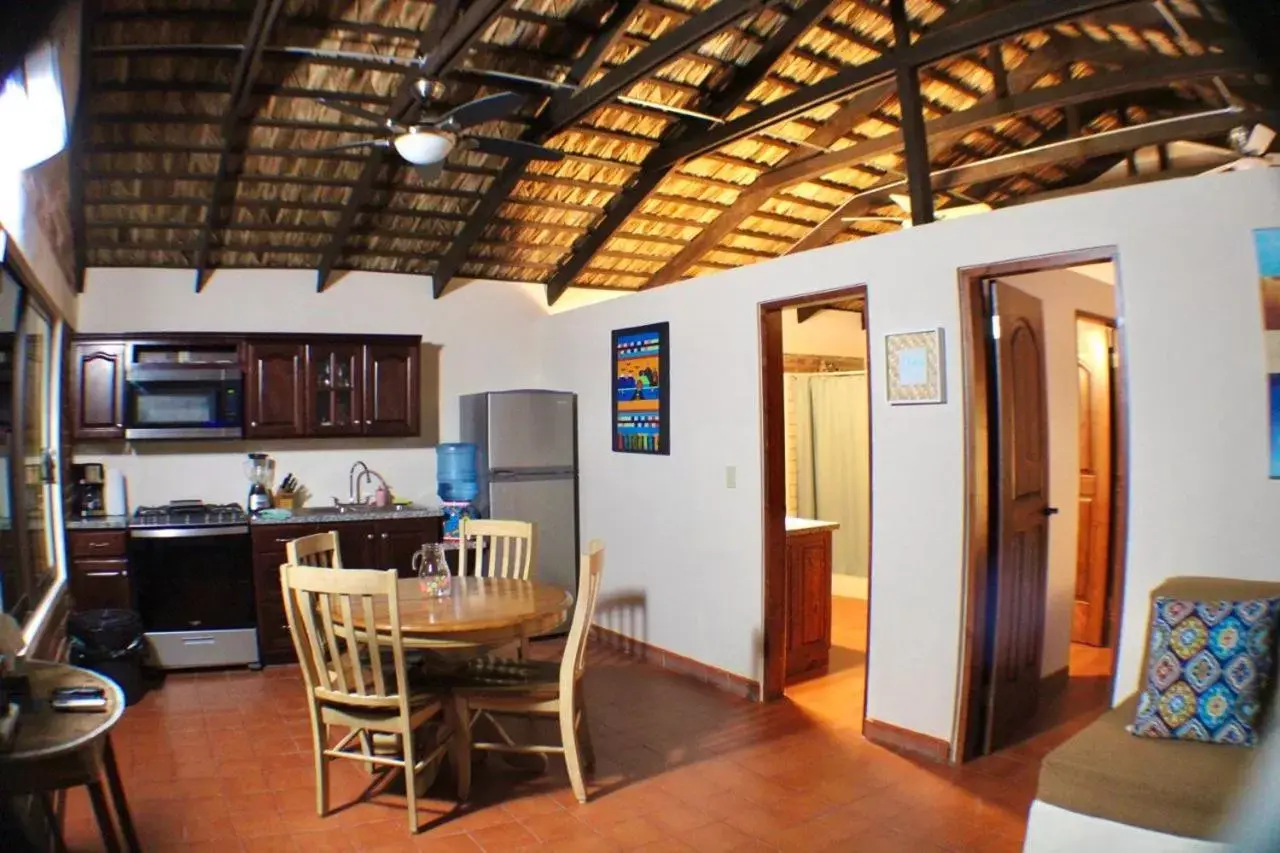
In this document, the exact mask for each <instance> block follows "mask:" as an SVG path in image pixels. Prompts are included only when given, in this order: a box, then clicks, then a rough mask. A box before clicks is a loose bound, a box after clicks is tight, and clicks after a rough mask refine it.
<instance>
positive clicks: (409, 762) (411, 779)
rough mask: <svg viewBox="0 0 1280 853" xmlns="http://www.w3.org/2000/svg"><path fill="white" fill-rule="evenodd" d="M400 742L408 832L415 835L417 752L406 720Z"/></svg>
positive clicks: (411, 731)
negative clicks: (402, 753)
mask: <svg viewBox="0 0 1280 853" xmlns="http://www.w3.org/2000/svg"><path fill="white" fill-rule="evenodd" d="M400 742H401V744H403V746H404V797H405V802H406V804H407V805H408V806H409V832H411V833H413V834H415V835H416V834H417V833H418V790H417V786H416V785H415V782H416V776H417V774H416V773H414V772H413V771H414V767H415V765H416V764H417V763H418V762H417V753H415V752H414V748H413V747H414V744H413V730H412V729H410V728H409V726H408V723H407V721H406V724H405V727H404V731H403V732H402V733H401V735H400Z"/></svg>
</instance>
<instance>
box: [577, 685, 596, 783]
mask: <svg viewBox="0 0 1280 853" xmlns="http://www.w3.org/2000/svg"><path fill="white" fill-rule="evenodd" d="M578 744H579V745H580V746H581V748H582V768H583V769H584V770H586V771H587V772H588V773H590V772H591V771H593V770H595V769H596V748H595V745H594V744H592V743H591V725H590V723H589V721H588V718H587V700H586V698H585V697H583V696H582V686H581V685H579V686H578Z"/></svg>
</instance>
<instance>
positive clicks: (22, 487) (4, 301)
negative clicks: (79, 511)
mask: <svg viewBox="0 0 1280 853" xmlns="http://www.w3.org/2000/svg"><path fill="white" fill-rule="evenodd" d="M62 330H63V326H62V323H61V322H58V321H56V320H54V319H52V318H51V314H50V312H49V311H48V310H47V309H46V308H45V307H44V305H43V304H42V303H41V301H40V299H39V298H38V297H37V296H36V295H35V294H34V293H32V292H31V291H30V290H27V289H25V288H23V287H22V286H21V285H20V284H19V283H18V281H17V280H16V278H14V276H13V275H11V274H10V273H9V271H7V270H0V607H2V608H3V609H4V611H5V612H6V613H9V614H10V615H12V616H14V617H15V618H16V619H17V620H18V621H19V622H21V623H28V627H30V624H29V623H30V622H31V621H32V619H33V618H36V619H38V618H39V617H40V616H41V613H42V610H43V609H47V606H48V604H49V603H50V602H51V600H52V598H53V596H54V594H55V593H56V591H57V590H58V588H59V587H60V586H61V581H62V578H63V572H62V570H61V563H62V560H61V558H60V551H61V548H60V545H59V540H60V537H61V532H60V531H61V530H62V512H61V509H62V508H61V497H60V496H61V488H60V483H59V481H60V476H59V470H58V467H59V466H58V465H57V464H56V460H57V458H58V428H59V421H58V412H57V400H58V382H57V376H58V371H59V370H60V369H61V359H60V358H59V357H58V354H59V352H60V348H61V343H60V339H61V335H62V333H63V331H62Z"/></svg>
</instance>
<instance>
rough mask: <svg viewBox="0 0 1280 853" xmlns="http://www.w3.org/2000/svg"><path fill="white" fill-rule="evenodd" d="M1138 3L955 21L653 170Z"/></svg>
mask: <svg viewBox="0 0 1280 853" xmlns="http://www.w3.org/2000/svg"><path fill="white" fill-rule="evenodd" d="M1132 2H1134V0H1022V2H1019V3H1010V4H1005V5H1003V6H999V7H997V8H995V9H994V10H992V11H990V12H988V13H987V14H985V15H981V16H978V17H974V18H970V19H966V20H963V21H959V22H957V23H956V24H955V25H953V26H950V27H940V28H939V29H937V30H936V31H932V32H928V33H925V34H924V35H922V36H920V38H919V39H917V40H916V41H915V43H913V44H912V45H911V46H910V47H908V48H906V49H905V50H904V51H903V52H902V54H901V55H900V56H887V55H886V56H881V57H880V58H878V59H874V60H872V61H870V62H866V63H863V64H862V65H858V66H855V67H852V68H847V69H845V70H844V71H841V72H839V73H837V74H833V75H832V76H830V77H827V78H826V79H824V80H821V81H819V82H818V83H815V84H814V85H812V86H809V87H807V88H805V89H802V90H800V91H799V92H796V93H794V94H792V95H787V96H785V97H782V98H778V99H777V100H775V101H771V102H770V103H768V104H766V105H764V106H762V107H760V108H758V109H755V110H752V111H751V112H749V113H747V114H746V115H743V116H741V117H739V118H736V119H733V120H732V121H728V122H725V123H724V124H722V125H720V126H719V127H716V128H712V129H709V130H708V131H707V132H706V133H703V134H699V135H698V136H695V137H692V138H690V139H689V140H687V141H686V142H685V143H684V144H681V145H679V146H676V147H674V148H673V149H672V150H671V151H669V152H666V153H664V155H663V157H662V158H661V160H660V162H659V163H658V164H655V165H674V164H675V163H680V162H683V161H685V160H689V159H692V158H693V157H696V156H698V155H700V154H703V153H706V152H707V151H714V150H715V149H717V148H721V147H723V146H725V145H728V144H729V143H731V142H736V141H737V140H739V139H744V138H746V137H748V136H752V135H754V134H755V133H757V132H759V131H760V130H763V129H765V128H768V127H771V126H773V125H775V124H778V123H779V122H782V121H786V120H787V119H790V118H793V117H795V116H798V115H803V114H804V113H807V112H809V111H810V110H812V109H814V108H815V107H820V106H823V105H824V104H828V103H831V102H832V101H836V100H839V99H841V98H844V97H847V96H849V95H852V94H854V93H856V92H859V91H861V90H863V89H866V88H868V87H871V86H875V85H877V84H881V83H886V82H889V81H891V80H893V78H894V75H895V73H896V69H897V66H898V65H900V64H906V65H909V66H911V67H913V68H920V67H923V66H926V65H932V64H933V63H935V62H938V61H939V60H942V59H946V58H948V57H951V56H955V55H957V54H961V53H966V52H968V51H970V50H974V49H975V48H978V47H982V46H983V45H986V44H990V43H992V42H999V41H1003V40H1005V39H1006V38H1009V37H1010V36H1014V35H1017V34H1019V33H1023V32H1026V31H1028V30H1033V29H1037V28H1040V27H1045V26H1049V25H1050V24H1056V23H1060V22H1062V21H1068V20H1071V19H1073V18H1078V17H1081V16H1083V15H1088V14H1091V13H1093V12H1098V11H1102V10H1105V9H1111V8H1115V7H1117V6H1124V5H1128V4H1130V3H1132Z"/></svg>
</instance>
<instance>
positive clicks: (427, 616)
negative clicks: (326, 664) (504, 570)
mask: <svg viewBox="0 0 1280 853" xmlns="http://www.w3.org/2000/svg"><path fill="white" fill-rule="evenodd" d="M396 592H397V596H398V597H399V599H400V602H399V603H400V637H401V642H402V643H403V645H404V647H405V648H407V649H421V650H424V651H432V652H443V653H446V654H447V655H448V656H451V657H454V656H456V657H471V656H476V655H479V654H483V652H484V650H485V649H487V648H492V647H495V646H504V645H507V644H508V643H511V642H514V641H518V640H520V639H523V638H526V637H536V636H538V635H540V634H545V633H547V632H549V631H552V630H554V629H555V628H557V627H558V626H559V625H560V624H561V623H563V622H564V619H565V615H566V614H567V613H568V612H569V608H571V607H572V606H573V596H572V595H571V594H570V593H569V592H568V591H567V590H565V589H563V588H562V587H558V586H555V585H554V584H549V583H541V582H539V581H526V580H518V579H516V578H480V577H455V578H452V579H451V581H450V591H449V594H448V595H446V596H440V597H438V598H437V597H435V596H432V595H429V594H428V593H427V592H426V591H424V590H423V588H422V586H421V585H420V583H419V581H418V579H417V578H401V579H400V581H399V583H398V584H397V590H396ZM334 615H335V616H337V615H338V614H337V613H335V614H334ZM373 621H374V628H375V630H376V631H377V632H378V633H380V634H386V633H390V631H391V614H390V613H389V612H388V607H387V603H386V602H385V601H380V602H377V603H376V604H375V606H374V608H373ZM351 623H352V627H353V628H354V629H355V630H357V631H360V632H364V631H367V630H368V628H369V626H368V624H366V620H365V616H364V613H363V612H362V610H361V608H353V612H352V614H351Z"/></svg>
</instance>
